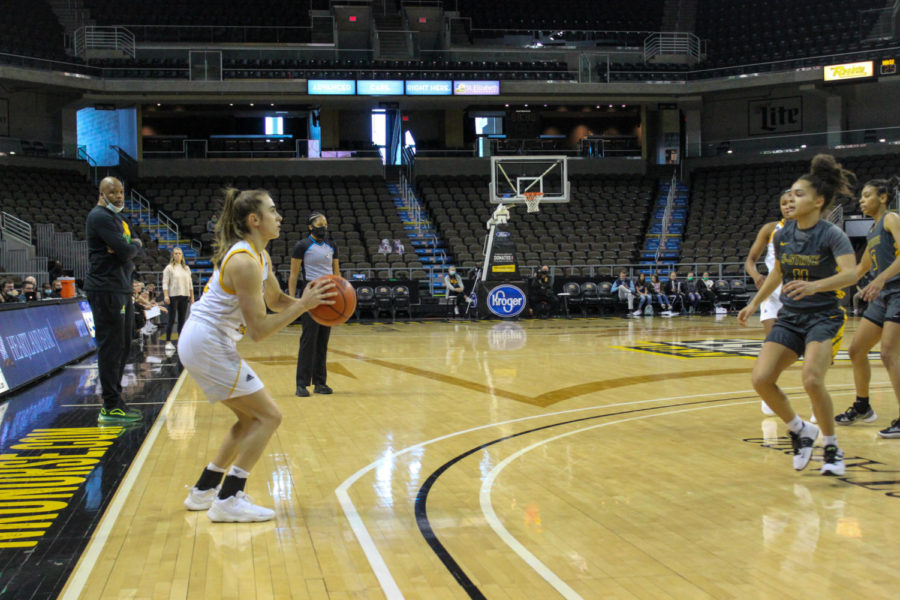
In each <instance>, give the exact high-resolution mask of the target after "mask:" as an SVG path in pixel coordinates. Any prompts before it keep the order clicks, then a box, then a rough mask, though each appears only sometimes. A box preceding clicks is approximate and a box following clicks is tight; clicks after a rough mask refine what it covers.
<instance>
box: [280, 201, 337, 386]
mask: <svg viewBox="0 0 900 600" xmlns="http://www.w3.org/2000/svg"><path fill="white" fill-rule="evenodd" d="M306 227H307V229H309V235H308V236H307V237H305V238H304V239H302V240H300V241H299V242H297V245H296V246H294V250H293V252H291V276H290V279H289V280H288V294H289V295H290V296H291V298H295V297H296V296H297V287H298V286H297V280H298V278H299V277H300V275H301V270H302V280H303V285H302V286H300V292H301V293H302V292H303V288H304V287H305V286H306V284H307V283H309V282H310V281H315V280H316V279H318V278H319V277H321V276H322V275H337V276H340V274H341V268H340V261H339V260H338V252H337V247H336V246H335V245H334V243H333V242H332V241H331V240H329V239H328V220H327V219H326V218H325V215H323V214H322V213H320V212H314V213H312V214H311V215H309V219H307V221H306ZM300 322H301V323H302V324H303V331H302V333H301V334H300V350H299V351H298V353H297V396H300V397H301V398H306V397H308V396H309V390H307V389H306V388H307V387H308V386H309V385H310V383H311V384H312V385H313V386H314V387H313V392H315V393H316V394H331V393H332V389H331V388H330V387H328V386H327V385H326V383H325V380H326V378H327V377H328V372H327V371H326V370H325V358H326V355H327V354H328V338H329V337H330V336H331V327H326V326H325V325H319V324H318V323H316V322H315V320H313V318H312V316H311V315H310V314H309V312H305V313H303V314H302V315H301V316H300Z"/></svg>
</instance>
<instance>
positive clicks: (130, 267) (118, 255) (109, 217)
mask: <svg viewBox="0 0 900 600" xmlns="http://www.w3.org/2000/svg"><path fill="white" fill-rule="evenodd" d="M124 206H125V190H124V188H123V187H122V182H121V181H119V180H118V179H116V178H114V177H107V178H105V179H104V180H103V181H101V182H100V198H99V199H98V201H97V206H95V207H94V208H92V209H91V212H89V213H88V216H87V223H86V226H85V229H86V233H87V244H88V254H89V258H90V269H89V270H88V274H87V277H86V278H85V281H84V291H85V292H87V297H88V302H89V303H90V305H91V312H92V313H93V314H94V329H95V331H96V335H97V367H98V369H99V371H100V387H101V389H102V396H103V407H102V408H101V409H100V417H99V418H98V421H99V422H100V423H123V422H128V421H139V420H140V419H141V417H142V415H141V411H139V410H137V409H135V408H129V407H128V406H126V405H125V401H124V400H123V399H122V374H123V373H124V372H125V363H126V362H127V361H128V353H129V349H130V348H131V338H132V327H133V326H134V304H132V302H131V274H132V273H133V271H134V262H133V261H134V257H135V256H137V254H138V253H139V252H140V251H141V247H142V245H143V244H141V240H140V239H139V238H135V239H133V240H132V239H131V227H130V226H129V225H128V222H127V221H126V220H125V219H124V218H123V217H122V216H121V215H120V214H119V212H120V211H121V210H122V208H123V207H124Z"/></svg>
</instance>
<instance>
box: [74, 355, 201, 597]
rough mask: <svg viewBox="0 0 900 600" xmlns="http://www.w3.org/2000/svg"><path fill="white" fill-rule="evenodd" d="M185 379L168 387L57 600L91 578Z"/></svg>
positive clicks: (184, 376)
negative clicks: (153, 418) (160, 405)
mask: <svg viewBox="0 0 900 600" xmlns="http://www.w3.org/2000/svg"><path fill="white" fill-rule="evenodd" d="M185 379H187V369H185V370H184V371H182V372H181V376H180V377H179V378H178V382H177V383H176V384H175V387H173V388H172V391H171V392H169V397H168V398H166V405H165V406H164V407H163V409H162V410H161V411H160V413H159V416H158V417H156V422H155V423H154V424H153V427H151V428H150V432H149V433H148V434H147V437H146V439H145V440H144V443H143V444H141V449H140V450H139V451H138V453H137V456H135V457H134V460H133V461H132V462H131V466H130V467H129V468H128V473H127V474H126V475H125V478H124V479H123V480H122V483H121V485H119V489H118V490H117V491H116V495H115V497H113V499H112V502H110V503H109V506H107V507H106V512H105V513H104V514H103V520H102V521H100V525H99V526H97V530H96V531H95V532H94V535H93V537H92V538H91V541H90V542H89V543H88V546H87V548H85V550H84V552H82V554H81V559H80V560H79V561H78V565H77V566H76V567H75V570H74V571H73V572H72V575H71V576H70V577H69V582H68V583H67V584H66V587H65V589H64V590H63V592H62V594H60V595H59V600H77V598H79V597H80V596H81V592H82V591H83V590H84V586H85V584H86V583H87V580H88V578H89V577H90V575H91V569H93V568H94V566H95V565H96V564H97V559H98V558H100V553H101V552H102V551H103V547H104V546H105V545H106V540H107V539H109V534H110V532H111V531H112V528H113V526H114V525H115V523H116V520H117V519H118V518H119V513H121V512H122V507H123V506H125V501H126V500H127V499H128V495H129V494H130V493H131V488H133V487H134V483H135V482H136V481H137V478H138V475H140V472H141V469H142V468H143V466H144V463H145V462H146V461H147V457H148V456H149V455H150V451H151V449H152V448H153V444H154V442H156V438H157V436H159V432H160V431H162V428H163V425H164V424H165V422H166V417H167V416H168V414H169V409H171V408H172V400H173V399H174V398H175V397H176V396H177V395H178V392H179V391H180V390H181V386H182V384H183V383H184V382H185Z"/></svg>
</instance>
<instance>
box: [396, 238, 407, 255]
mask: <svg viewBox="0 0 900 600" xmlns="http://www.w3.org/2000/svg"><path fill="white" fill-rule="evenodd" d="M404 252H406V246H404V245H403V242H402V241H400V240H394V254H399V255H400V256H403V253H404Z"/></svg>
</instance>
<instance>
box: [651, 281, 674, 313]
mask: <svg viewBox="0 0 900 600" xmlns="http://www.w3.org/2000/svg"><path fill="white" fill-rule="evenodd" d="M649 287H650V292H651V293H652V294H653V296H654V297H655V298H656V301H657V302H659V306H660V308H662V313H661V314H662V316H664V317H671V316H672V304H671V302H669V298H668V296H666V295H665V294H664V293H663V287H662V283H661V282H660V281H659V275H657V274H656V273H654V274H653V275H651V276H650V286H649Z"/></svg>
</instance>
